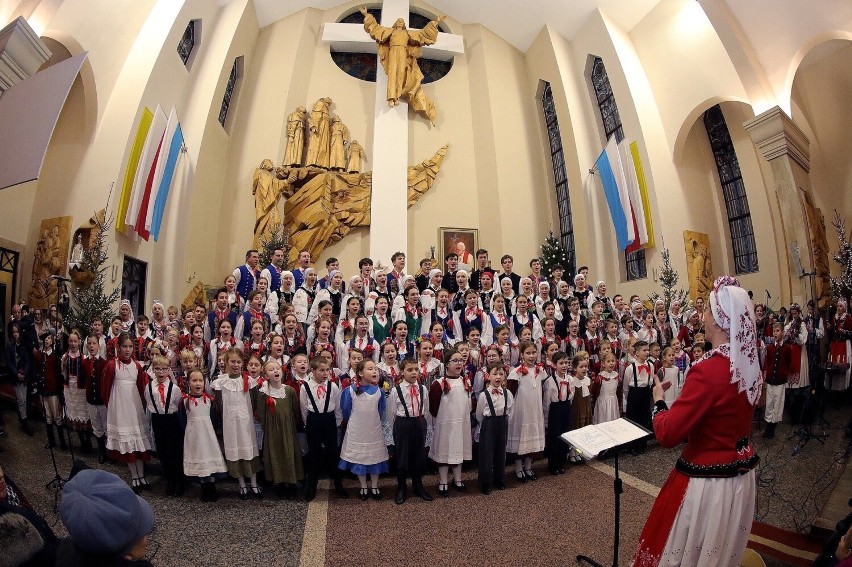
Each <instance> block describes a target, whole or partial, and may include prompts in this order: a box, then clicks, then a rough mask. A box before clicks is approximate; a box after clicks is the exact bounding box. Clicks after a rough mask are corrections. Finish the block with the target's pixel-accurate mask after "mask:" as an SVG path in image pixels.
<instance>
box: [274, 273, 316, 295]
mask: <svg viewBox="0 0 852 567" xmlns="http://www.w3.org/2000/svg"><path fill="white" fill-rule="evenodd" d="M308 269H313V268H308ZM287 275H289V276H290V283H291V284H292V285H291V286H290V288H289V289H284V276H287ZM304 275H305V276H307V275H308V270H305V274H304ZM279 281H280V282H281V283H280V287H279V289H280V290H281V291H283V292H284V293H292V292H294V291H296V290H295V289H293V288H295V287H296V279H295V277H294V276H293V272H291V271H289V270H284V271H283V272H281V277H280V279H279Z"/></svg>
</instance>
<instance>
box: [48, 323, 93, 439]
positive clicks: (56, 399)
mask: <svg viewBox="0 0 852 567" xmlns="http://www.w3.org/2000/svg"><path fill="white" fill-rule="evenodd" d="M72 333H74V334H75V339H74V340H76V341H77V345H78V346H79V343H80V335H79V334H76V331H72ZM53 337H54V335H53V333H52V332H51V331H50V330H47V331H45V332H44V333H43V334H42V339H41V340H42V347H41V349H39V350H37V351H36V353H35V361H34V362H35V364H34V366H35V370H36V380H37V384H38V393H39V395H40V396H41V403H42V407H43V408H44V419H45V421H46V422H47V446H48V447H54V446H56V437H55V436H54V434H53V427H54V425H55V426H56V433H57V435H58V436H59V448H60V449H62V450H65V449H66V448H67V447H66V445H65V432H64V431H63V429H64V428H63V427H62V426H63V423H62V421H63V420H62V403H61V399H60V396H61V395H62V387H63V383H64V380H63V376H62V369H61V365H60V361H61V358H60V357H61V355H60V354H59V353H57V352H56V350H55V349H54V348H53ZM70 342H71V341H70V340H69V346H70ZM69 352H70V351H69ZM66 356H67V355H66ZM62 358H64V357H62ZM74 378H75V380H74V381H75V382H77V377H76V376H75V377H74ZM74 388H75V389H76V388H77V384H76V383H75V384H74ZM83 395H84V396H85V392H83ZM84 403H85V402H84ZM89 447H90V448H91V445H90V446H89Z"/></svg>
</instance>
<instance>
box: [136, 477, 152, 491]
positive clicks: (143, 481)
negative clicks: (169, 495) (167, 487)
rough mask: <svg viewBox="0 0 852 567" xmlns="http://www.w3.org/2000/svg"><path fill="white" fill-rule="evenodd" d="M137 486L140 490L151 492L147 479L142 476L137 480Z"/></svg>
mask: <svg viewBox="0 0 852 567" xmlns="http://www.w3.org/2000/svg"><path fill="white" fill-rule="evenodd" d="M139 485H140V486H141V487H142V490H152V489H151V485H150V484H148V479H147V478H145V477H144V476H143V477H142V478H140V479H139Z"/></svg>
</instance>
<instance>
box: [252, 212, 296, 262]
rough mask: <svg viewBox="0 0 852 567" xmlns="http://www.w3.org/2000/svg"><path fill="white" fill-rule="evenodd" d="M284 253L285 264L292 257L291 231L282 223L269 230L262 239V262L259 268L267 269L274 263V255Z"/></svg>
mask: <svg viewBox="0 0 852 567" xmlns="http://www.w3.org/2000/svg"><path fill="white" fill-rule="evenodd" d="M279 248H280V249H281V250H283V251H284V262H285V263H286V262H287V258H289V257H290V231H289V230H286V229H285V228H284V225H283V224H281V223H275V224H273V225H272V226H271V227H270V228H269V232H268V233H267V234H265V235H264V236H261V237H260V250H258V252H260V261H259V262H258V266H259V267H260V268H265V267H266V266H268V265H269V264H271V263H272V254H273V253H274V252H275V251H276V250H277V249H279Z"/></svg>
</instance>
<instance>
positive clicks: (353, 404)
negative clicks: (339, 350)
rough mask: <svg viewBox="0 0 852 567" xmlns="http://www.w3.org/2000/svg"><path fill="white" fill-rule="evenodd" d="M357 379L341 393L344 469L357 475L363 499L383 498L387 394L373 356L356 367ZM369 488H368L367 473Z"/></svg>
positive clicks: (386, 454) (341, 460)
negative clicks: (344, 431)
mask: <svg viewBox="0 0 852 567" xmlns="http://www.w3.org/2000/svg"><path fill="white" fill-rule="evenodd" d="M355 372H356V373H357V379H356V381H355V383H354V384H351V385H350V386H349V387H348V388H346V389H345V390H343V393H342V394H341V395H340V409H341V411H342V412H343V418H344V419H346V420H347V421H348V424H347V426H346V435H345V436H344V437H343V445H342V446H341V448H340V464H339V465H338V466H339V467H340V469H341V470H348V471H351V472H352V473H353V474H355V475H357V476H358V482H359V483H360V485H361V491H360V498H361V500H367V499H368V498H369V497H370V496H372V497H373V500H381V498H382V494H381V492H380V491H379V475H380V474H382V473H385V472H388V470H389V468H388V449H387V447H386V446H385V441H384V437H383V436H382V416H383V415H384V413H385V395H384V393H383V392H382V391H381V389H379V387H378V382H379V372H378V370H376V363H375V362H373V361H372V359H369V358H367V359H363V360H361V361H360V362H359V363H358V365H357V366H356V367H355ZM368 475H369V476H370V485H371V486H370V489H369V490H368V489H367V476H368Z"/></svg>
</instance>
